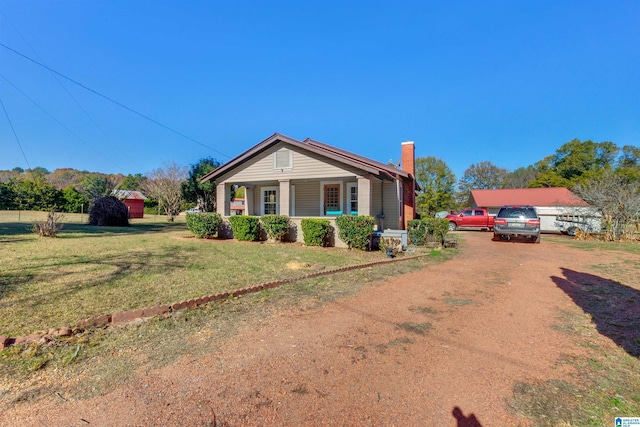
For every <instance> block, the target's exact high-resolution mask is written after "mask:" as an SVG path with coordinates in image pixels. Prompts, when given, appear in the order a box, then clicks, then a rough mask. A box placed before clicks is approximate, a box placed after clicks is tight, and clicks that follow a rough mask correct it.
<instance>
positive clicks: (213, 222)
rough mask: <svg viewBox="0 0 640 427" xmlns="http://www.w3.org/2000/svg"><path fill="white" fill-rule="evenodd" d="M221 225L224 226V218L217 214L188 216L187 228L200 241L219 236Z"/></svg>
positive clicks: (192, 214)
mask: <svg viewBox="0 0 640 427" xmlns="http://www.w3.org/2000/svg"><path fill="white" fill-rule="evenodd" d="M220 224H222V217H221V216H220V214H218V213H215V212H202V213H188V214H187V227H189V230H191V232H192V233H193V234H195V235H196V237H198V238H200V239H210V238H212V237H213V236H215V235H216V234H218V227H220Z"/></svg>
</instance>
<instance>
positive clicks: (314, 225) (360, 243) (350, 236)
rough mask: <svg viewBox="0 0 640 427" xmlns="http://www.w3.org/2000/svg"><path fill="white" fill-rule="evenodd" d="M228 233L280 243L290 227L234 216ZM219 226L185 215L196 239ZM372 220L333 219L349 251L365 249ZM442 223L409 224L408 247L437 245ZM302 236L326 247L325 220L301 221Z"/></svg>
mask: <svg viewBox="0 0 640 427" xmlns="http://www.w3.org/2000/svg"><path fill="white" fill-rule="evenodd" d="M229 223H230V225H231V231H232V232H233V236H234V238H235V239H237V240H240V241H249V242H251V241H254V240H258V238H259V236H260V234H261V231H262V232H264V234H266V236H267V238H268V239H269V240H270V241H278V240H282V238H283V237H284V236H285V235H286V234H287V233H289V229H290V227H291V225H290V220H289V217H288V216H286V215H263V216H261V217H257V216H250V215H236V216H231V217H229ZM222 225H223V221H222V217H221V216H220V214H218V213H215V212H207V213H195V214H187V226H188V227H189V229H190V230H191V232H193V234H195V235H196V237H199V238H212V237H215V236H216V235H217V234H218V230H219V229H220V227H221V226H222ZM374 225H375V218H373V217H371V216H353V215H340V216H338V217H336V226H337V228H338V236H339V237H340V239H341V240H342V241H343V242H345V243H346V244H347V246H349V248H356V249H366V248H367V247H368V246H369V244H370V242H371V236H372V235H373V230H374ZM448 226H449V224H448V222H447V220H445V219H437V218H423V219H419V220H413V221H409V230H408V236H409V240H410V241H411V243H413V244H415V245H420V246H421V245H424V244H426V243H428V242H433V241H439V240H440V239H441V236H443V235H446V233H447V232H448ZM301 227H302V236H303V239H304V243H305V245H307V246H326V245H328V243H329V241H330V239H331V233H332V232H333V230H332V227H331V224H330V222H329V220H327V219H320V218H304V219H303V220H302V222H301Z"/></svg>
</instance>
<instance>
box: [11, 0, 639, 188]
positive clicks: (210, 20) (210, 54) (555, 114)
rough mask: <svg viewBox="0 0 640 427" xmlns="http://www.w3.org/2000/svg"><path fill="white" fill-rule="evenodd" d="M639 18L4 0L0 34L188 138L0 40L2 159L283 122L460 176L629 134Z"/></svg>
mask: <svg viewBox="0 0 640 427" xmlns="http://www.w3.org/2000/svg"><path fill="white" fill-rule="evenodd" d="M639 23H640V1H637V0H632V1H622V0H615V1H611V0H606V1H590V0H580V1H562V0H554V1H516V0H513V1H479V0H477V1H403V0H400V1H397V0H396V1H378V0H368V1H337V0H336V1H334V0H324V1H224V2H222V1H180V2H179V1H166V0H154V1H151V0H146V1H138V0H126V1H124V0H115V1H114V0H111V1H104V0H92V1H79V0H67V1H49V0H47V1H44V0H21V1H7V0H0V43H2V44H4V45H5V46H8V47H10V48H12V49H15V50H16V51H19V52H21V53H22V54H24V55H27V56H29V57H31V58H33V59H35V60H36V61H38V62H41V63H43V64H46V65H47V66H48V67H50V68H51V69H53V70H55V71H57V72H59V73H61V74H62V75H64V76H67V77H69V78H71V79H73V80H75V81H77V82H80V83H82V84H83V85H85V86H87V87H89V88H91V89H93V90H94V91H97V92H99V93H101V94H104V95H106V96H108V97H109V98H112V99H114V100H116V101H118V102H120V103H121V104H123V105H126V106H127V107H129V108H131V109H133V110H135V111H138V112H140V113H142V114H144V115H146V116H148V117H151V118H153V119H154V120H156V121H158V122H160V123H162V124H164V125H166V126H168V127H170V128H172V129H174V130H176V131H179V132H181V133H183V134H185V135H187V136H188V137H189V138H191V139H187V138H184V137H181V136H179V135H177V134H175V133H173V132H170V131H168V130H167V129H165V128H163V127H161V126H158V125H156V124H154V123H152V122H150V121H148V120H145V119H143V118H141V117H140V116H138V115H135V114H133V113H131V112H129V111H127V110H125V109H123V108H121V107H118V106H116V105H115V104H113V103H110V102H108V101H106V100H105V99H104V98H101V97H99V96H96V95H95V94H94V93H91V92H89V91H87V90H85V89H83V88H81V87H79V86H77V85H74V84H73V83H71V82H69V81H68V80H65V79H64V78H62V77H60V76H56V75H54V74H53V73H51V72H49V71H47V70H46V69H44V68H42V67H39V66H38V65H35V64H34V63H33V62H30V61H28V60H25V59H24V58H22V57H20V56H19V55H16V54H15V53H13V52H11V51H9V50H8V49H6V48H4V47H0V99H1V100H2V102H3V104H4V107H5V109H6V112H7V114H8V116H9V118H10V120H11V124H12V125H13V129H14V130H15V133H16V134H17V136H18V139H19V142H20V143H19V144H18V142H17V141H16V138H15V136H14V133H13V131H12V129H11V127H10V125H9V122H8V121H7V119H6V117H5V113H4V111H2V109H0V169H11V168H13V167H16V166H20V167H22V168H25V169H26V168H27V167H28V166H31V167H35V166H42V167H45V168H47V169H49V170H54V169H56V168H62V167H72V168H76V169H81V170H89V171H100V172H108V173H118V172H119V173H124V174H128V173H132V174H134V173H143V174H144V173H146V172H149V171H151V170H152V169H155V168H157V167H160V166H161V165H162V164H163V163H164V162H170V161H175V162H177V163H178V164H182V165H189V164H192V163H195V162H196V161H197V160H198V159H200V158H203V157H208V156H211V157H214V158H216V159H218V160H220V161H223V162H225V161H228V160H229V159H230V158H232V157H235V156H236V155H237V154H239V153H241V152H243V151H244V150H246V149H248V148H250V147H252V146H253V145H255V144H257V143H258V142H260V141H262V140H263V139H264V138H266V137H268V136H270V135H271V134H272V133H274V132H280V133H283V134H285V135H288V136H291V137H293V138H297V139H304V138H307V137H310V138H313V139H316V140H319V141H323V142H325V143H328V144H331V145H335V146H338V147H340V148H343V149H346V150H349V151H353V152H355V153H357V154H360V155H364V156H367V157H370V158H373V159H376V160H379V161H382V162H387V161H388V160H393V161H397V160H398V159H399V157H400V142H402V141H406V140H413V141H415V144H416V155H417V156H436V157H438V158H441V159H442V160H444V161H445V162H446V163H447V164H448V165H449V167H450V168H451V169H452V170H453V172H454V173H455V174H456V176H457V178H460V177H461V176H462V174H463V172H464V170H465V169H467V168H468V167H469V166H470V165H471V164H473V163H478V162H480V161H484V160H490V161H491V162H493V163H494V164H496V165H498V166H500V167H504V168H507V169H509V170H513V169H516V168H518V167H521V166H527V165H530V164H533V163H535V162H536V161H538V160H541V159H542V158H543V157H545V156H547V155H551V154H553V153H554V152H555V150H556V149H557V148H558V147H560V146H561V145H562V144H563V143H565V142H567V141H570V140H572V139H574V138H579V139H582V140H586V139H592V140H594V141H598V142H600V141H613V142H614V143H616V144H618V145H619V146H623V145H636V146H637V145H640V25H639ZM25 95H26V96H25ZM193 140H196V141H198V143H196V142H193ZM20 146H21V147H22V151H24V154H25V155H24V156H23V154H22V151H21V149H20ZM25 156H26V160H25ZM27 161H28V163H27Z"/></svg>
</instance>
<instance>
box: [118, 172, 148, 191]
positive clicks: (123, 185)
mask: <svg viewBox="0 0 640 427" xmlns="http://www.w3.org/2000/svg"><path fill="white" fill-rule="evenodd" d="M145 179H146V178H145V177H144V176H143V175H142V174H141V173H137V174H135V175H131V174H129V175H127V176H125V177H124V179H123V180H122V182H120V185H118V188H119V189H120V190H132V191H133V190H136V191H139V190H140V189H142V182H143V181H144V180H145Z"/></svg>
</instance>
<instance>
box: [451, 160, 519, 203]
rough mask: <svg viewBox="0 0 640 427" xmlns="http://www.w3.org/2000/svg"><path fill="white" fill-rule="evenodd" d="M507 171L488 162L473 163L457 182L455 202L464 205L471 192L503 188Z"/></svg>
mask: <svg viewBox="0 0 640 427" xmlns="http://www.w3.org/2000/svg"><path fill="white" fill-rule="evenodd" d="M508 174H509V171H508V170H506V169H504V168H501V167H498V166H496V165H494V164H493V163H491V162H490V161H487V160H485V161H482V162H480V163H474V164H472V165H471V166H469V168H468V169H467V170H465V171H464V174H463V175H462V178H460V180H459V181H458V194H457V202H458V204H460V205H464V204H466V203H467V201H468V200H469V197H470V196H471V190H495V189H497V188H503V184H504V180H505V178H506V177H507V175H508Z"/></svg>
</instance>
